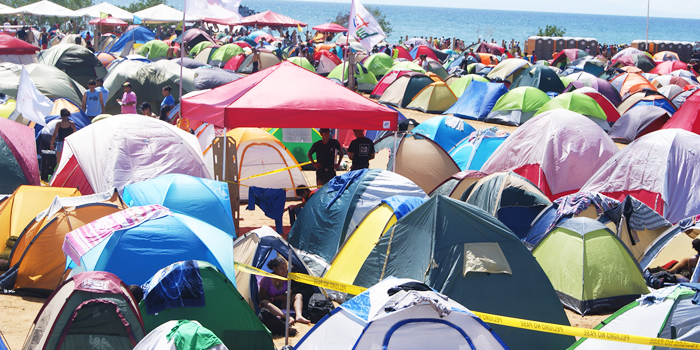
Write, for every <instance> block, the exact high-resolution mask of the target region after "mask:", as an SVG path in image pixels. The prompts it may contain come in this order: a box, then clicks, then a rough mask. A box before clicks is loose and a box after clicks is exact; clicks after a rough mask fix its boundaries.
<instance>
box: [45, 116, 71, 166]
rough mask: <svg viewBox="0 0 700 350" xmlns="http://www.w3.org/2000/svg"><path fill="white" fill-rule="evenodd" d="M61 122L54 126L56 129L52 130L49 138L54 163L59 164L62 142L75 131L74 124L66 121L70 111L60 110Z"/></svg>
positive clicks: (68, 120)
mask: <svg viewBox="0 0 700 350" xmlns="http://www.w3.org/2000/svg"><path fill="white" fill-rule="evenodd" d="M60 113H61V121H60V122H58V124H56V128H55V129H53V135H52V136H51V150H52V151H56V163H57V164H61V154H62V153H63V142H64V140H65V139H66V137H68V136H70V135H71V134H73V133H74V132H75V131H76V129H75V123H74V122H73V121H72V120H70V119H68V117H70V111H68V109H66V108H63V109H61V112H60Z"/></svg>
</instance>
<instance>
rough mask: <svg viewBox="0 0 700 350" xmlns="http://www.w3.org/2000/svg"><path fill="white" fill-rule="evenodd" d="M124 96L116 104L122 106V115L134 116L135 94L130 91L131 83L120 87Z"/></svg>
mask: <svg viewBox="0 0 700 350" xmlns="http://www.w3.org/2000/svg"><path fill="white" fill-rule="evenodd" d="M122 88H123V89H124V94H123V95H122V98H121V99H117V103H119V105H120V106H122V114H136V94H135V93H134V92H133V91H131V83H129V82H128V81H127V82H126V83H124V84H123V85H122Z"/></svg>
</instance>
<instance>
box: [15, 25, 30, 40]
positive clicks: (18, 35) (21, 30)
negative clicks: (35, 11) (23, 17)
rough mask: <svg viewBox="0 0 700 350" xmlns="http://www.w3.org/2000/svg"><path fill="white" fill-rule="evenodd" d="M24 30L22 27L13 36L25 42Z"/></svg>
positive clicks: (25, 32)
mask: <svg viewBox="0 0 700 350" xmlns="http://www.w3.org/2000/svg"><path fill="white" fill-rule="evenodd" d="M25 28H26V27H22V28H20V29H19V30H18V31H17V33H16V34H15V36H16V37H17V39H19V40H22V41H25V40H27V31H26V30H25Z"/></svg>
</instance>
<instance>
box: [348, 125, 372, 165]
mask: <svg viewBox="0 0 700 350" xmlns="http://www.w3.org/2000/svg"><path fill="white" fill-rule="evenodd" d="M353 132H354V133H355V139H354V140H352V142H350V147H348V157H350V160H352V167H351V168H350V170H360V169H366V168H369V161H370V159H374V142H372V140H370V139H368V138H366V137H365V132H364V130H357V129H355V130H353Z"/></svg>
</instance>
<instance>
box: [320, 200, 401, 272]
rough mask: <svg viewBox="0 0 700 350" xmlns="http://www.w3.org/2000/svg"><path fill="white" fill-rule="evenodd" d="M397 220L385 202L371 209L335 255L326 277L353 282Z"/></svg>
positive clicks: (392, 210)
mask: <svg viewBox="0 0 700 350" xmlns="http://www.w3.org/2000/svg"><path fill="white" fill-rule="evenodd" d="M396 221H397V219H396V215H395V213H394V209H392V208H391V206H389V205H388V204H386V203H384V202H382V203H380V204H379V205H377V206H376V207H374V209H372V210H370V211H369V212H368V213H367V215H365V217H364V218H363V219H362V221H361V222H360V224H359V225H357V228H356V229H355V232H354V233H353V234H352V235H351V236H350V238H348V239H347V241H345V243H344V244H343V246H342V247H341V248H340V250H339V251H338V253H337V254H336V255H335V257H334V258H333V260H332V261H331V267H330V269H328V271H327V272H326V274H325V276H324V278H327V279H330V280H333V281H338V282H343V283H348V284H352V283H353V282H354V281H355V277H357V273H358V272H360V268H361V267H362V265H363V264H364V263H365V260H366V259H367V257H368V256H369V253H371V252H372V249H374V246H375V245H376V244H377V242H379V239H380V238H381V237H382V236H384V234H385V233H386V232H387V231H389V229H390V228H391V227H393V226H394V224H395V223H396Z"/></svg>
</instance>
